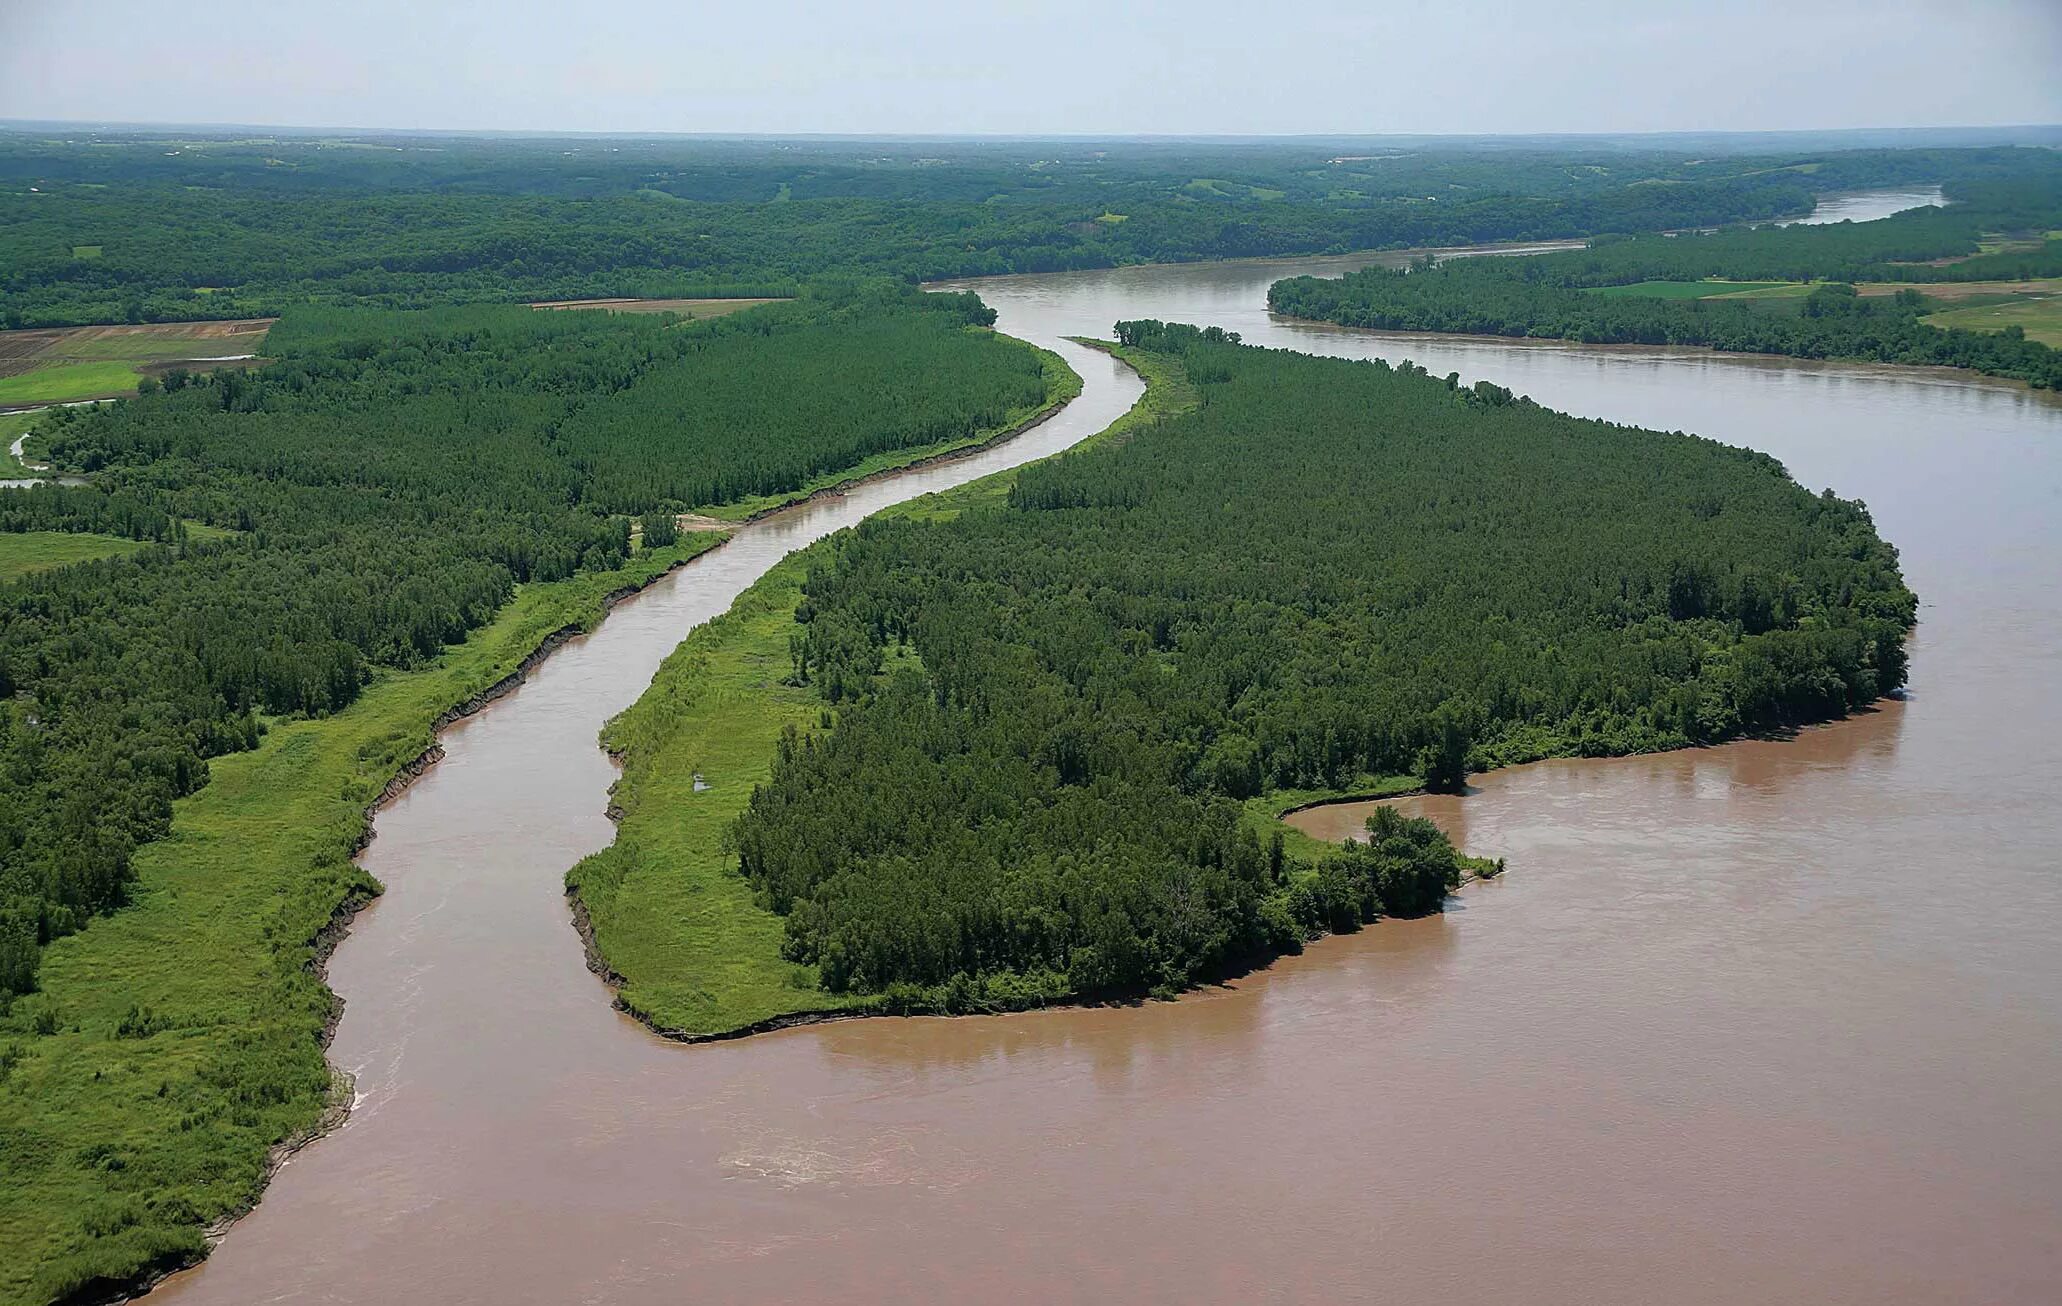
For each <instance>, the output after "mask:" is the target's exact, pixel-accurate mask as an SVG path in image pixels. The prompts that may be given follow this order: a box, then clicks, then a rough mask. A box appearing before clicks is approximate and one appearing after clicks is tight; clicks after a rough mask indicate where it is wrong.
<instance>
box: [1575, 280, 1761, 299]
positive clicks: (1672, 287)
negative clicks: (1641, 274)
mask: <svg viewBox="0 0 2062 1306" xmlns="http://www.w3.org/2000/svg"><path fill="white" fill-rule="evenodd" d="M1791 284H1792V283H1790V282H1786V281H1719V280H1715V279H1714V280H1707V281H1636V282H1633V283H1632V284H1631V285H1626V286H1598V287H1597V288H1596V289H1595V290H1593V291H1592V292H1591V293H1592V294H1597V295H1603V296H1605V297H1606V298H1608V299H1628V298H1629V299H1711V298H1714V297H1716V296H1719V295H1740V294H1747V293H1751V292H1754V291H1758V290H1779V289H1785V288H1787V287H1788V286H1790V285H1791Z"/></svg>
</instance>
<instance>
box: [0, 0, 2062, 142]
mask: <svg viewBox="0 0 2062 1306" xmlns="http://www.w3.org/2000/svg"><path fill="white" fill-rule="evenodd" d="M0 118H46V119H76V120H89V121H109V122H187V123H193V122H203V123H205V122H217V123H262V124H278V125H295V126H352V127H424V128H496V129H504V130H539V129H544V130H576V131H686V132H883V133H886V132H909V133H917V132H935V133H947V134H956V133H1016V134H1037V133H1112V134H1117V133H1145V132H1165V133H1287V132H1328V133H1362V132H1367V133H1373V132H1535V131H1671V130H1699V129H1706V130H1709V129H1740V130H1767V129H1779V128H1792V127H1796V128H1830V127H1863V126H1977V125H2001V124H2021V123H2056V122H2062V0H1953V2H1950V0H1918V2H1913V0H1856V2H1849V0H1698V2H1697V3H1690V2H1689V0H1644V2H1643V3H1636V4H1634V3H1590V4H1568V3H1550V2H1536V3H1530V4H1503V3H1491V2H1489V0H1427V2H1425V3H1414V2H1410V0H1403V2H1397V3H1384V2H1383V0H1357V2H1346V0H1341V2H1337V3H1334V2H1331V0H1176V2H1162V0H1153V2H1151V3H1129V2H1127V0H1114V3H1113V2H1112V0H1098V2H1097V3H1093V4H1090V3H1077V2H1076V0H1040V2H1039V3H1014V2H1012V3H982V2H981V0H909V2H907V3H901V4H894V5H882V4H866V3H850V4H846V3H812V2H809V0H730V2H728V3H721V4H705V3H697V2H696V0H673V2H670V3H669V2H667V0H627V2H621V3H611V2H610V0H492V2H487V0H480V2H471V0H458V2H439V0H323V2H322V3H316V2H315V0H200V3H198V4H167V3H164V0H0Z"/></svg>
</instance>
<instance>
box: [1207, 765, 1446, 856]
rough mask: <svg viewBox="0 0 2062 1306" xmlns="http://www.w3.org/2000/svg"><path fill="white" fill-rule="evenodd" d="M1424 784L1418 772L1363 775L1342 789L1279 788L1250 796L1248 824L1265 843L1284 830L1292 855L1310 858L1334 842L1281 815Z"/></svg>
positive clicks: (1400, 792) (1393, 794) (1388, 795)
mask: <svg viewBox="0 0 2062 1306" xmlns="http://www.w3.org/2000/svg"><path fill="white" fill-rule="evenodd" d="M1424 787H1425V781H1424V778H1423V777H1422V776H1415V775H1364V776H1361V777H1360V778H1359V779H1358V780H1356V781H1354V783H1353V784H1351V785H1348V786H1347V787H1345V788H1343V789H1277V790H1275V791H1274V792H1272V793H1265V794H1261V795H1259V796H1257V797H1254V798H1248V799H1247V800H1246V803H1245V808H1246V811H1245V818H1246V824H1247V826H1248V827H1250V828H1251V829H1252V831H1253V833H1255V834H1257V835H1259V836H1260V840H1261V842H1262V843H1265V842H1266V841H1267V840H1269V839H1272V838H1273V837H1274V834H1275V831H1277V830H1279V831H1281V833H1282V837H1283V839H1284V840H1285V841H1286V843H1287V845H1288V849H1289V855H1290V856H1291V857H1300V858H1303V859H1304V860H1306V861H1307V860H1309V859H1311V858H1314V857H1316V856H1317V855H1318V854H1319V853H1320V852H1322V851H1324V850H1325V849H1326V848H1328V847H1331V846H1332V845H1330V844H1327V843H1325V842H1324V841H1323V840H1321V839H1313V838H1311V837H1310V836H1309V835H1307V834H1305V833H1303V831H1301V830H1299V829H1297V828H1296V827H1295V826H1293V825H1287V824H1284V823H1283V821H1282V818H1283V817H1284V816H1286V815H1288V814H1289V813H1290V812H1293V811H1295V810H1296V809H1298V808H1302V807H1312V806H1315V805H1316V804H1318V803H1351V802H1363V801H1365V800H1367V799H1370V798H1397V797H1401V796H1402V795H1404V794H1413V793H1417V792H1418V791H1420V790H1422V789H1423V788H1424Z"/></svg>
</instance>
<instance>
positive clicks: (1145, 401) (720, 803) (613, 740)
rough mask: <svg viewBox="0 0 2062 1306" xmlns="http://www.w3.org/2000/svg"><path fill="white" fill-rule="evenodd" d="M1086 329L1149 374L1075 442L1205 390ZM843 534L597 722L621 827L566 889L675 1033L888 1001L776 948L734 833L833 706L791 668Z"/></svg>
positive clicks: (946, 508)
mask: <svg viewBox="0 0 2062 1306" xmlns="http://www.w3.org/2000/svg"><path fill="white" fill-rule="evenodd" d="M1077 343H1081V344H1085V345H1089V346H1091V347H1094V348H1099V349H1103V350H1105V351H1107V352H1111V353H1113V354H1116V355H1117V356H1118V357H1120V358H1123V359H1124V361H1125V362H1126V363H1128V364H1129V365H1131V366H1132V367H1133V368H1135V369H1136V370H1137V371H1138V372H1139V374H1140V375H1141V376H1142V377H1143V379H1144V380H1145V383H1146V390H1145V394H1144V395H1143V396H1142V397H1141V398H1140V399H1139V401H1138V403H1137V404H1136V405H1135V406H1134V407H1133V408H1132V409H1131V410H1130V411H1129V412H1128V413H1126V414H1124V416H1122V417H1120V418H1118V419H1117V421H1115V422H1113V423H1112V424H1111V425H1110V426H1109V427H1107V428H1105V429H1104V430H1103V431H1102V432H1101V433H1100V434H1098V435H1095V436H1091V437H1090V438H1089V440H1087V441H1084V442H1083V443H1082V444H1081V445H1077V446H1075V447H1076V448H1082V447H1092V446H1093V445H1094V444H1096V443H1108V442H1113V441H1118V440H1122V439H1124V438H1125V437H1126V436H1127V434H1128V433H1130V432H1131V431H1134V430H1137V429H1139V428H1140V427H1141V426H1144V425H1147V424H1150V423H1153V422H1157V421H1160V420H1163V419H1164V418H1166V417H1168V416H1171V415H1173V414H1175V413H1178V412H1184V411H1187V410H1188V409H1189V408H1190V407H1192V406H1193V405H1194V404H1195V402H1196V397H1195V392H1194V388H1193V387H1192V386H1191V385H1190V384H1189V382H1188V379H1187V377H1186V376H1185V375H1183V374H1182V372H1181V369H1180V368H1179V366H1178V365H1175V364H1173V363H1171V362H1170V361H1168V360H1164V359H1161V358H1158V357H1154V356H1141V355H1138V354H1135V353H1131V352H1128V351H1119V350H1116V349H1114V348H1112V347H1111V346H1109V345H1107V344H1104V343H1102V342H1098V341H1088V340H1083V341H1078V342H1077ZM1070 371H1071V369H1070ZM1015 479H1016V469H1014V468H1013V469H1010V470H1007V471H1002V472H998V473H996V474H994V475H992V476H988V477H985V478H983V479H981V480H977V481H972V482H969V483H967V484H965V485H961V486H957V487H955V488H953V489H951V490H947V491H944V492H943V493H939V494H931V495H926V496H924V497H922V498H919V499H912V500H909V501H907V502H905V503H902V504H897V505H894V506H893V507H890V508H888V509H886V510H885V511H884V512H883V513H882V514H879V515H881V516H889V515H896V516H908V517H913V518H918V519H922V520H929V521H938V520H945V519H947V518H950V517H953V516H956V515H958V514H959V513H961V512H964V511H967V510H968V509H970V508H975V507H982V506H991V505H997V504H1000V503H1002V502H1003V501H1004V500H1005V499H1006V498H1007V497H1008V494H1009V487H1010V486H1011V484H1013V483H1014V481H1015ZM833 547H835V546H834V543H833V541H831V540H825V541H821V542H819V543H817V544H814V545H812V546H810V547H809V548H806V549H803V550H800V551H798V552H796V553H794V554H791V555H789V556H788V557H787V558H785V559H783V560H782V561H781V562H780V563H778V564H777V565H776V566H775V567H774V568H773V569H772V570H771V571H769V572H768V573H767V574H766V575H765V576H764V577H763V578H761V579H760V580H759V581H758V582H757V583H755V584H754V585H752V587H751V588H749V589H747V590H746V591H745V592H744V593H743V594H741V595H739V597H738V599H737V601H736V602H735V603H734V604H732V605H731V608H730V610H729V611H728V612H726V613H725V614H724V615H722V616H720V617H718V618H716V619H715V620H713V621H710V622H708V623H707V624H705V625H703V626H701V627H699V628H697V629H696V630H695V631H694V632H693V633H692V634H690V635H689V636H688V637H687V638H686V639H685V640H683V641H682V642H681V644H680V646H679V647H678V648H677V649H675V650H674V652H673V653H672V655H671V656H669V657H668V658H667V659H666V661H665V663H664V665H662V666H661V667H660V668H659V671H658V674H657V675H656V676H654V677H653V679H652V684H651V687H650V688H649V689H647V690H646V691H645V693H644V695H643V697H641V698H639V699H638V700H637V702H636V704H635V705H634V706H632V707H631V708H630V709H629V710H628V711H626V712H624V713H622V714H621V715H619V716H617V717H616V718H615V719H614V720H612V721H610V722H609V723H608V725H607V726H606V727H605V728H604V729H603V731H602V742H603V745H604V746H605V747H607V748H608V749H609V751H610V752H611V753H613V754H615V755H616V756H617V758H618V759H619V760H620V761H621V763H622V766H623V774H622V777H621V779H619V780H618V781H617V783H616V785H615V787H614V788H613V790H612V791H611V797H612V800H613V802H612V806H611V809H610V810H611V815H612V816H614V817H615V818H616V821H617V827H618V829H617V836H616V841H615V842H614V843H613V844H611V845H610V846H609V847H608V848H606V849H604V850H603V851H601V852H599V853H596V854H594V855H593V856H591V857H588V858H587V859H585V860H584V861H582V862H580V863H579V864H578V865H577V866H575V867H573V868H572V869H571V870H570V871H569V872H567V874H566V890H567V893H568V895H569V897H570V898H571V899H572V905H573V913H574V918H575V921H576V926H577V928H578V929H579V930H580V933H581V935H582V937H583V939H584V940H585V943H586V947H587V955H588V958H589V969H591V970H593V971H594V972H595V973H596V974H598V975H600V976H602V977H603V979H604V980H606V981H607V982H608V983H609V984H610V985H611V986H612V987H613V988H614V989H615V990H616V1005H617V1007H618V1008H620V1009H621V1010H623V1011H625V1012H627V1013H629V1014H630V1015H632V1016H634V1017H636V1018H637V1019H638V1020H640V1021H642V1022H643V1023H644V1024H645V1025H646V1026H648V1027H649V1028H651V1029H652V1030H653V1031H654V1032H655V1033H658V1034H660V1035H662V1036H663V1037H666V1038H670V1039H675V1040H678V1041H683V1042H703V1041H708V1040H712V1039H722V1038H734V1037H739V1036H741V1035H744V1034H749V1033H757V1032H763V1031H766V1030H771V1029H778V1028H782V1027H784V1026H788V1025H794V1024H801V1023H810V1022H815V1021H820V1020H825V1019H832V1018H836V1017H839V1016H854V1015H865V1014H873V1013H878V1012H880V1011H882V1010H884V1009H885V1007H884V1003H883V1001H882V999H880V998H878V997H875V996H869V995H859V994H839V993H832V992H830V991H828V990H826V989H824V988H823V987H822V986H821V985H820V984H819V983H818V981H817V976H816V973H815V970H814V968H813V967H803V966H797V965H794V964H793V963H790V962H788V961H786V960H784V959H783V958H782V956H781V941H782V938H783V929H784V926H783V924H782V920H781V918H780V917H779V916H777V915H775V914H774V913H772V912H770V911H767V910H766V909H765V908H763V907H761V906H759V905H758V903H757V902H755V901H754V900H753V895H752V889H751V886H750V885H748V884H746V883H745V881H744V879H743V878H742V877H741V876H740V875H739V874H738V873H737V867H736V857H735V855H734V854H732V853H728V852H727V851H726V850H725V847H724V841H725V837H726V834H727V832H728V830H729V828H730V825H731V823H732V822H733V821H734V820H735V819H736V818H737V815H738V814H739V813H740V812H742V811H743V810H744V808H745V805H746V804H747V803H748V802H749V801H750V800H751V795H752V790H753V788H754V787H755V786H756V785H758V784H760V783H762V782H763V781H765V780H766V778H767V776H768V775H769V773H770V770H771V767H772V763H773V758H774V754H775V751H776V749H777V747H778V745H779V741H780V738H781V735H782V732H783V731H785V730H787V729H789V728H791V727H792V728H794V729H797V730H802V729H808V728H811V727H814V726H817V725H818V724H819V723H820V721H821V718H822V714H823V710H824V704H823V699H822V697H821V695H819V694H818V693H817V692H816V690H815V689H814V688H810V687H803V686H794V685H789V684H786V683H784V682H785V680H786V678H787V676H788V674H789V671H790V668H791V664H790V655H789V648H788V639H789V636H790V635H791V634H792V633H793V632H794V629H795V620H794V612H795V607H796V605H797V604H798V603H800V601H801V598H802V583H803V581H804V580H805V579H806V578H807V577H808V574H809V571H810V569H811V568H812V567H815V566H821V565H822V563H823V561H824V560H825V559H826V558H827V557H828V556H829V554H830V550H831V549H832V548H833Z"/></svg>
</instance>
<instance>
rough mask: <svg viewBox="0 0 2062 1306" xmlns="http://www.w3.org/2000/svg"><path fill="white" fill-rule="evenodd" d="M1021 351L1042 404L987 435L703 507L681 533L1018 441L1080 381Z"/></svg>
mask: <svg viewBox="0 0 2062 1306" xmlns="http://www.w3.org/2000/svg"><path fill="white" fill-rule="evenodd" d="M1025 347H1026V348H1028V349H1030V350H1031V351H1032V352H1033V353H1035V354H1037V355H1038V361H1039V363H1040V364H1041V366H1042V367H1043V369H1044V376H1045V400H1044V402H1042V403H1038V404H1033V405H1030V406H1028V407H1025V408H1023V409H1020V410H1018V411H1017V412H1015V413H1012V414H1010V415H1009V416H1007V417H1005V418H1004V419H1003V420H1002V421H1001V422H1000V423H998V424H997V425H995V426H993V427H990V428H989V429H987V430H985V431H977V432H975V433H974V434H972V435H969V436H966V437H965V438H963V439H958V440H941V441H938V442H937V443H935V444H928V445H919V446H916V447H914V448H909V449H891V450H889V451H888V452H886V453H880V454H875V455H874V456H873V457H871V458H868V459H866V460H864V461H862V462H860V463H858V464H857V465H855V466H852V467H848V468H845V469H844V470H842V471H835V472H826V473H825V474H823V475H822V476H817V477H812V478H811V479H810V480H808V481H806V482H804V483H803V484H802V485H800V486H798V487H797V488H795V489H793V490H787V491H783V492H781V493H778V494H759V495H754V496H752V497H751V498H748V499H739V500H738V501H736V502H735V503H725V504H708V505H703V506H701V507H698V508H696V509H695V510H694V511H693V512H692V513H689V514H687V516H686V518H684V519H683V521H682V523H681V525H682V529H686V530H706V529H708V528H709V526H708V523H721V522H729V523H732V524H734V525H743V524H744V523H746V522H751V521H757V520H758V519H759V518H761V517H765V516H769V515H771V514H773V513H776V512H779V511H780V510H781V509H783V508H792V507H794V506H795V505H796V504H798V503H803V502H806V501H807V500H810V499H813V498H815V497H817V496H818V495H822V494H840V493H843V492H845V491H847V490H851V489H854V488H856V487H858V486H860V485H863V484H865V483H867V482H869V481H874V480H878V479H880V478H881V477H884V476H892V475H895V474H896V473H899V472H907V471H914V470H915V469H917V468H919V467H927V466H929V465H931V464H932V463H936V462H943V461H945V460H947V459H950V458H961V457H964V456H966V455H967V454H971V453H978V452H980V451H981V450H983V449H986V448H989V447H991V446H993V445H998V444H1001V443H1002V442H1003V441H1005V440H1010V439H1014V438H1016V437H1017V436H1019V435H1022V434H1023V433H1024V432H1025V431H1027V430H1029V429H1031V428H1032V427H1034V426H1036V425H1038V424H1039V423H1040V422H1042V421H1044V420H1045V419H1046V418H1048V417H1051V416H1052V415H1053V414H1054V413H1056V412H1058V411H1059V410H1060V409H1061V408H1064V407H1065V406H1066V405H1067V404H1068V403H1069V402H1071V401H1072V400H1074V399H1076V398H1078V397H1079V396H1080V394H1081V377H1080V376H1079V375H1077V374H1076V373H1075V371H1074V369H1073V368H1071V367H1068V366H1067V361H1066V360H1065V359H1063V358H1061V357H1060V356H1059V355H1058V354H1055V353H1053V352H1052V351H1051V350H1050V349H1040V348H1039V347H1038V346H1037V345H1033V344H1029V343H1028V342H1025Z"/></svg>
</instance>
